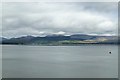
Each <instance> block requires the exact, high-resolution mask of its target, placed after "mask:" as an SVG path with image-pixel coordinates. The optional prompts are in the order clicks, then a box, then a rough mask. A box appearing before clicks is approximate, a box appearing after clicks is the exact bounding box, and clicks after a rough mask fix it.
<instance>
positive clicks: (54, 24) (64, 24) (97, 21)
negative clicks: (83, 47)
mask: <svg viewBox="0 0 120 80" xmlns="http://www.w3.org/2000/svg"><path fill="white" fill-rule="evenodd" d="M2 9H3V11H2V12H3V36H4V37H19V36H23V35H34V36H44V35H51V34H61V35H71V34H94V35H115V34H117V30H118V21H117V20H118V16H117V15H118V6H117V2H116V3H113V2H111V3H110V2H106V3H105V2H103V3H100V2H98V3H95V2H94V3H92V2H89V3H81V2H77V3H74V2H60V3H59V2H56V3H55V2H51V3H50V2H41V3H32V2H28V3H24V2H23V3H22V2H21V3H15V2H14V3H3V7H2Z"/></svg>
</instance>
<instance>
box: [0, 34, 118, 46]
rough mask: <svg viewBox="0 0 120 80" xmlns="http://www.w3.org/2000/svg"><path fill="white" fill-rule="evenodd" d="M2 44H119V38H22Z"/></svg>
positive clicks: (86, 36) (51, 36)
mask: <svg viewBox="0 0 120 80" xmlns="http://www.w3.org/2000/svg"><path fill="white" fill-rule="evenodd" d="M0 43H1V44H21V45H78V44H117V43H118V38H117V36H94V35H86V34H73V35H70V36H65V35H47V36H44V37H40V36H37V37H35V36H21V37H17V38H10V39H7V38H4V37H2V40H1V41H0Z"/></svg>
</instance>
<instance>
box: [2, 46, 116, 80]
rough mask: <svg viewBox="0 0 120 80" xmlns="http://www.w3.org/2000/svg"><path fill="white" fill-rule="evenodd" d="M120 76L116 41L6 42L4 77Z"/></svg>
mask: <svg viewBox="0 0 120 80" xmlns="http://www.w3.org/2000/svg"><path fill="white" fill-rule="evenodd" d="M109 51H111V52H112V54H109V53H108V52H109ZM117 77H118V48H117V46H115V45H89V46H88V45H84V46H11V45H6V46H3V78H117Z"/></svg>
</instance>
